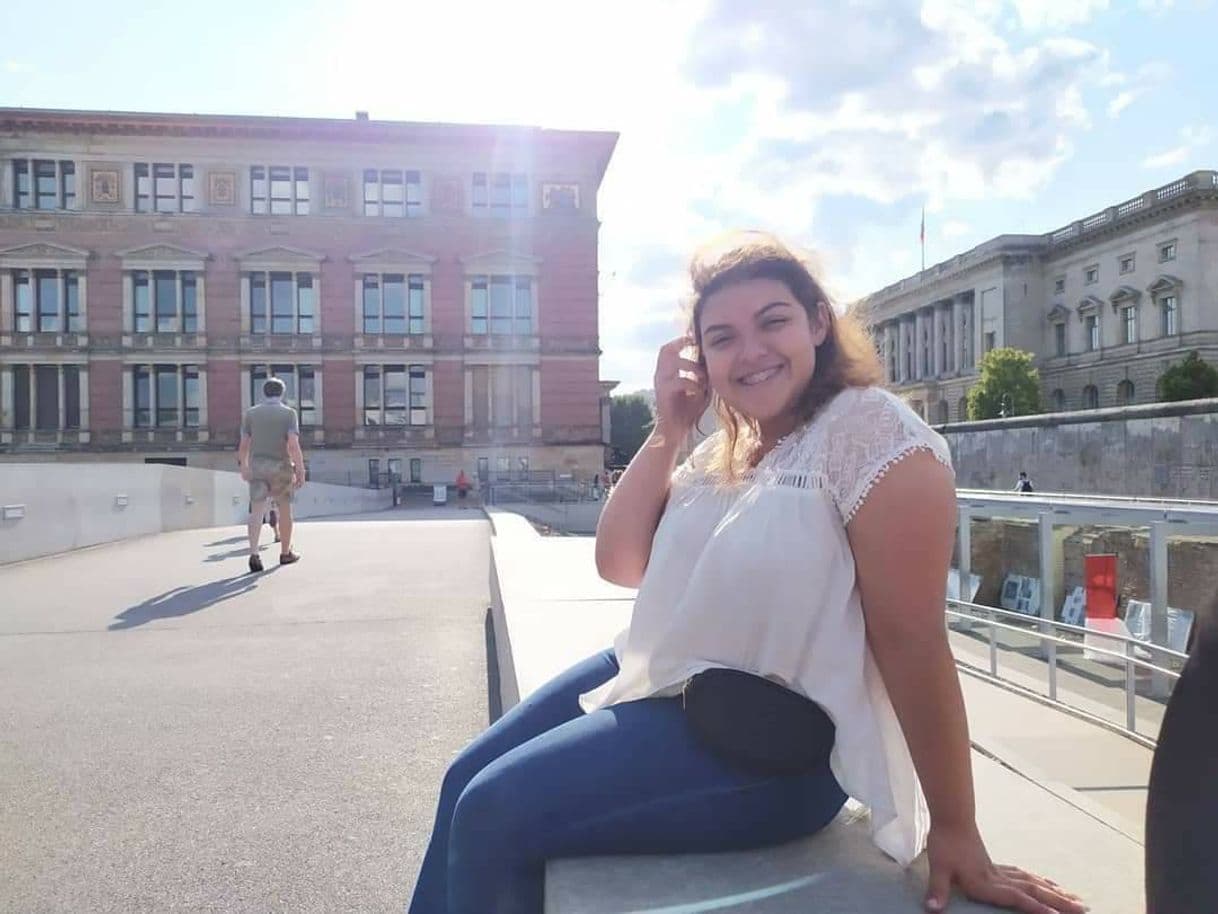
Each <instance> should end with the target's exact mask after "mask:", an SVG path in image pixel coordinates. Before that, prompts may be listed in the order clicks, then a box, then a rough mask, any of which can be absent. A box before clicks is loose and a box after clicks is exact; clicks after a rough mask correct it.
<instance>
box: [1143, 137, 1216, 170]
mask: <svg viewBox="0 0 1218 914" xmlns="http://www.w3.org/2000/svg"><path fill="white" fill-rule="evenodd" d="M1213 140H1214V131H1213V130H1212V129H1211V128H1209V127H1182V128H1181V129H1180V143H1179V144H1178V145H1176V146H1173V147H1172V148H1170V149H1165V150H1164V151H1163V152H1157V153H1155V154H1154V155H1150V156H1147V157H1146V158H1145V159H1143V160H1142V167H1143V168H1167V167H1168V166H1172V167H1175V166H1179V165H1182V164H1184V163H1185V162H1186V161H1187V160H1188V158H1189V157H1190V156H1192V155H1193V154H1195V153H1196V152H1198V151H1199V150H1201V149H1202V148H1204V147H1206V146H1208V145H1210V143H1211V142H1213Z"/></svg>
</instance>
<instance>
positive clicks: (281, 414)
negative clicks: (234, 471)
mask: <svg viewBox="0 0 1218 914" xmlns="http://www.w3.org/2000/svg"><path fill="white" fill-rule="evenodd" d="M284 390H285V387H284V383H283V381H281V380H279V378H267V380H266V383H264V384H263V385H262V393H263V395H264V396H265V397H266V399H265V400H263V401H262V402H261V403H259V404H258V405H257V406H251V407H250V408H249V409H247V410H246V411H245V416H244V417H243V418H242V420H241V444H240V446H239V447H238V449H237V462H238V463H239V464H240V465H241V478H242V479H244V480H245V481H246V482H248V483H249V486H250V516H249V538H250V571H261V570H262V559H261V558H259V556H258V538H259V535H260V534H261V533H262V519H263V517H264V516H265V514H266V503H267V499H268V498H269V499H272V500H273V501H274V502H275V504H276V506H277V507H278V509H279V510H278V512H277V514H278V517H277V518H276V519H277V520H278V522H279V523H278V529H277V530H276V532H277V534H278V537H277V538H278V539H279V540H280V551H279V564H280V565H291V564H292V563H293V562H296V561H299V560H300V556H299V555H297V554H296V553H295V552H293V551H292V524H293V520H292V495H293V493H294V492H295V491H296V490H297V489H299V488H300V487H301V486H302V485H304V481H305V470H304V454H303V453H301V450H300V425H299V423H298V422H297V420H296V410H294V409H292V407H290V406H288V405H287V404H286V403H284V402H283V392H284Z"/></svg>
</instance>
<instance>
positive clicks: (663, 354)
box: [655, 336, 710, 439]
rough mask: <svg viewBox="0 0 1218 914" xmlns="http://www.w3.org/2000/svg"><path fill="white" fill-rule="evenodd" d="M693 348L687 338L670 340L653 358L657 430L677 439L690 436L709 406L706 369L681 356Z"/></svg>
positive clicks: (692, 342) (691, 340)
mask: <svg viewBox="0 0 1218 914" xmlns="http://www.w3.org/2000/svg"><path fill="white" fill-rule="evenodd" d="M693 345H694V341H693V339H692V338H690V337H688V336H681V337H678V338H677V339H675V340H670V341H669V342H667V343H665V344H664V345H663V346H662V347H661V348H660V355H659V357H658V358H657V359H656V376H655V391H656V428H657V429H659V430H660V432H661V433H663V434H665V435H672V436H674V437H676V438H680V439H683V438H684V437H685V436H686V435H687V434H689V431H690V430H691V429H692V428H693V427H694V424H695V423H696V422H697V421H698V420H699V419H700V418H701V417H702V414H703V413H704V412H706V407H707V405H708V404H709V403H710V387H709V385H708V384H707V380H706V370H705V369H704V368H703V367H702V366H701V365H700V364H699V363H697V362H695V361H693V360H692V359H687V358H684V357H683V356H682V353H683V352H684V351H685V350H687V349H689V348H691V347H692V346H693Z"/></svg>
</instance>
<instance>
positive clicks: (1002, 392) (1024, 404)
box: [968, 348, 1040, 419]
mask: <svg viewBox="0 0 1218 914" xmlns="http://www.w3.org/2000/svg"><path fill="white" fill-rule="evenodd" d="M980 368H981V378H980V380H979V381H978V382H977V383H976V384H975V385H973V388H972V389H971V390H970V391H969V392H968V417H969V418H970V419H996V418H998V417H999V416H1003V415H1007V416H1026V415H1028V414H1029V413H1036V412H1039V411H1040V372H1039V371H1037V370H1036V368H1035V367H1033V365H1032V353H1030V352H1024V351H1023V350H1021V349H1010V348H1004V349H991V350H990V351H989V352H987V353H986V354H985V356H984V357H983V358H982V359H981V366H980Z"/></svg>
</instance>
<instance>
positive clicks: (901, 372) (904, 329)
mask: <svg viewBox="0 0 1218 914" xmlns="http://www.w3.org/2000/svg"><path fill="white" fill-rule="evenodd" d="M908 350H909V326H908V321H907V320H906V319H905V317H904V316H901V317H900V318H898V319H897V382H898V383H904V382H906V381H908V380H909V372H908V371H907V370H906V365H907V364H908Z"/></svg>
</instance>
